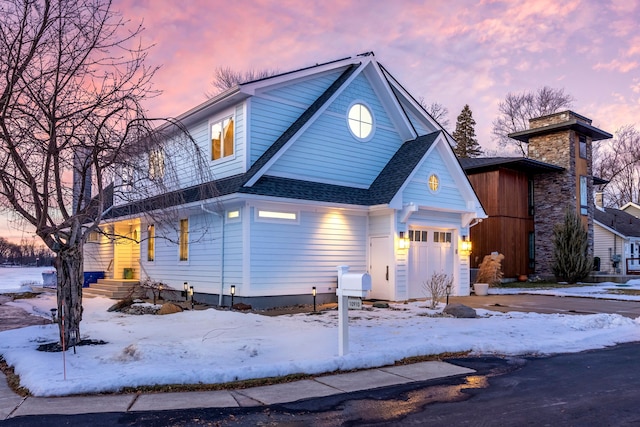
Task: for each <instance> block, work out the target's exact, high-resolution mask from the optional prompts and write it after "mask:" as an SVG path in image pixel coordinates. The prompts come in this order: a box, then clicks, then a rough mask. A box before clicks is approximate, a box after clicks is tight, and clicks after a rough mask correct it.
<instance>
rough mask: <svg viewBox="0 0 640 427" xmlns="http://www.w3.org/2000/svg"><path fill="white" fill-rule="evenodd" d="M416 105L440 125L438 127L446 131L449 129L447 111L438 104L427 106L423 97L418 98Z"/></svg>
mask: <svg viewBox="0 0 640 427" xmlns="http://www.w3.org/2000/svg"><path fill="white" fill-rule="evenodd" d="M418 103H419V104H420V106H422V108H424V109H425V111H426V112H427V113H429V115H430V116H431V117H433V119H434V120H435V121H436V122H438V123H440V126H442V127H443V128H445V129H447V128H448V127H449V109H447V107H445V106H444V105H442V104H440V103H439V102H432V103H431V104H428V103H427V101H426V100H425V99H424V97H422V96H421V97H419V98H418Z"/></svg>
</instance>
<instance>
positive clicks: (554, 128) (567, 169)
mask: <svg viewBox="0 0 640 427" xmlns="http://www.w3.org/2000/svg"><path fill="white" fill-rule="evenodd" d="M509 136H510V137H511V138H514V139H517V140H519V141H522V142H525V143H528V148H529V158H531V159H533V160H538V161H541V162H545V163H551V164H554V165H556V166H560V167H562V168H564V171H562V172H557V173H548V174H539V175H538V176H536V179H535V182H534V200H535V201H536V210H535V214H534V233H535V263H536V267H535V272H536V274H539V275H541V276H548V277H552V276H553V271H552V266H553V228H554V226H555V225H556V224H558V223H561V222H562V221H563V220H564V214H565V211H566V209H575V211H576V213H577V214H578V215H579V216H580V218H582V222H583V224H584V225H585V226H586V227H587V231H588V235H589V252H590V254H593V209H594V199H593V165H592V146H591V144H592V142H593V141H598V140H601V139H608V138H611V137H612V135H611V134H609V133H608V132H605V131H603V130H601V129H598V128H596V127H593V126H592V125H591V119H588V118H586V117H584V116H581V115H579V114H576V113H574V112H573V111H562V112H559V113H554V114H550V115H547V116H543V117H536V118H533V119H531V120H529V129H527V130H524V131H521V132H516V133H513V134H510V135H509Z"/></svg>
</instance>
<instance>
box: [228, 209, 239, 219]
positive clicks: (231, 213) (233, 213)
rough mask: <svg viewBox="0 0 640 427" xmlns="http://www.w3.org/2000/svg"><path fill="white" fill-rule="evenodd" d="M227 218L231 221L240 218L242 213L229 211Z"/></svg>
mask: <svg viewBox="0 0 640 427" xmlns="http://www.w3.org/2000/svg"><path fill="white" fill-rule="evenodd" d="M227 218H229V219H233V218H240V211H229V212H228V213H227Z"/></svg>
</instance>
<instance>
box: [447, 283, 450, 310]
mask: <svg viewBox="0 0 640 427" xmlns="http://www.w3.org/2000/svg"><path fill="white" fill-rule="evenodd" d="M446 292H447V305H449V295H451V283H447V289H446Z"/></svg>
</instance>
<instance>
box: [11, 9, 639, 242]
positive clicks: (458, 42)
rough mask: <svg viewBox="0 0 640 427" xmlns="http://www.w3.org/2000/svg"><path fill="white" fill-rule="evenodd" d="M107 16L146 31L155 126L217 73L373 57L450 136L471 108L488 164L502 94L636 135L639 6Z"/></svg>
mask: <svg viewBox="0 0 640 427" xmlns="http://www.w3.org/2000/svg"><path fill="white" fill-rule="evenodd" d="M113 7H114V9H116V10H119V11H121V13H122V14H123V16H124V17H125V18H128V19H131V20H132V21H134V22H138V21H141V20H143V21H144V27H145V28H146V29H145V32H144V33H143V40H142V41H143V43H145V44H154V47H153V48H152V49H151V51H150V54H149V57H148V61H149V63H150V65H161V66H162V68H161V69H160V71H159V72H158V73H157V75H156V78H155V80H154V81H155V88H156V89H158V90H161V91H162V92H163V93H162V95H161V96H159V97H157V98H155V99H154V100H152V101H151V102H150V103H149V104H148V107H149V110H150V112H151V114H152V115H157V116H177V115H179V114H181V113H183V112H185V111H187V110H188V109H190V108H192V107H194V106H196V105H198V104H199V103H201V102H203V101H204V100H205V92H207V91H209V90H211V85H210V82H211V80H212V73H213V70H214V69H215V68H216V67H220V66H225V67H226V66H228V67H231V68H233V69H235V70H239V71H242V70H247V69H257V70H262V69H278V70H280V71H283V72H284V71H289V70H293V69H298V68H302V67H306V66H309V65H313V64H316V63H321V62H327V61H331V60H334V59H339V58H343V57H346V56H351V55H354V54H357V53H362V52H367V51H373V52H374V53H375V56H376V58H377V60H378V61H379V62H380V63H381V64H382V65H384V66H385V68H387V70H389V71H390V72H391V73H392V74H393V75H394V76H395V77H396V78H397V79H398V80H399V82H400V83H401V84H402V85H403V86H404V87H405V88H406V89H407V90H409V92H411V93H412V94H413V95H414V96H416V97H424V98H425V100H426V102H427V103H431V102H439V103H441V104H443V105H444V106H445V107H447V108H448V110H449V117H448V118H449V121H450V129H449V130H450V131H453V128H454V127H455V121H456V117H457V116H458V114H459V113H460V111H461V110H462V108H463V107H464V105H465V104H469V106H470V108H471V111H472V112H473V117H474V119H475V120H476V122H477V124H476V134H477V136H478V141H479V142H480V144H481V145H482V146H483V148H485V150H490V151H489V152H490V154H495V151H491V150H496V148H497V147H496V146H495V144H494V143H493V142H492V140H491V122H492V121H493V120H494V119H495V117H496V115H497V112H498V110H497V107H498V103H499V102H500V101H501V100H503V99H504V97H505V95H506V94H507V93H508V92H522V91H528V90H536V89H538V88H540V87H542V86H545V85H546V86H551V87H553V88H564V89H565V91H566V92H567V93H569V94H571V95H572V96H573V97H574V98H575V102H574V106H573V110H574V111H576V112H577V113H579V114H582V115H585V116H587V117H589V118H591V119H593V124H594V125H595V126H597V127H600V128H602V129H604V130H606V131H608V132H611V133H614V132H615V131H616V130H617V129H618V128H619V127H621V126H623V125H628V124H635V125H636V126H638V125H640V67H639V66H640V32H639V31H638V29H639V27H640V1H639V0H609V1H608V0H589V1H578V0H568V1H564V2H559V1H557V0H539V1H526V2H522V1H497V0H496V1H494V0H481V1H458V0H429V1H410V0H388V1H376V0H368V1H366V0H358V1H339V0H323V1H319V0H318V1H309V0H307V1H302V0H278V1H272V0H251V1H249V0H235V1H232V2H230V1H219V0H185V1H182V2H176V1H169V0H167V1H163V0H114V6H113ZM2 222H3V223H2V224H0V232H1V235H3V236H5V235H6V234H7V232H6V231H5V230H3V229H1V228H3V226H4V225H6V224H5V223H6V221H4V220H3V221H2ZM15 234H16V232H15V231H13V232H12V236H14V235H15ZM17 235H18V236H20V235H22V234H21V233H20V232H17ZM14 237H15V236H14Z"/></svg>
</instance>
